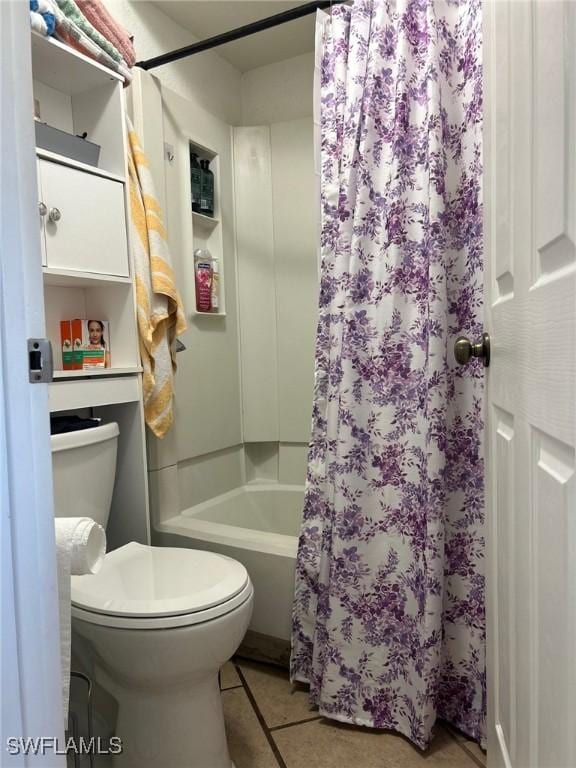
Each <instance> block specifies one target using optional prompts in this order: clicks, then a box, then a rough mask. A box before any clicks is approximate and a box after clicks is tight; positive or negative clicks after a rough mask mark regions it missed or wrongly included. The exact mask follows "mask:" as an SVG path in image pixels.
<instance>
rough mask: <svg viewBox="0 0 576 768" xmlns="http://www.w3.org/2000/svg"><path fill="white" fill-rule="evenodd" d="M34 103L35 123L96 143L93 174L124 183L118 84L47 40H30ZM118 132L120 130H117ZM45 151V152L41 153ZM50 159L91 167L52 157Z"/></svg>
mask: <svg viewBox="0 0 576 768" xmlns="http://www.w3.org/2000/svg"><path fill="white" fill-rule="evenodd" d="M32 76H33V79H34V82H33V85H34V99H35V101H36V102H37V105H38V107H39V110H40V120H41V122H45V123H48V125H51V126H52V127H53V128H58V129H60V130H61V131H66V132H67V133H71V134H74V135H81V134H83V133H86V134H87V136H86V138H87V139H88V140H89V141H92V142H94V143H95V144H99V145H100V147H101V149H100V159H99V163H98V169H100V171H105V172H107V173H109V174H112V175H113V176H114V177H119V178H120V179H125V178H126V146H125V142H126V139H125V131H124V96H123V93H122V90H123V80H122V78H121V77H119V76H118V75H116V73H114V72H112V71H110V70H108V69H106V68H105V67H103V66H101V65H100V64H97V63H96V62H95V61H92V60H91V59H88V58H87V57H86V56H83V55H82V54H81V53H78V52H76V51H74V50H73V49H72V48H68V46H66V45H63V44H62V43H59V42H58V41H57V40H54V39H52V38H45V37H41V36H40V35H36V34H33V35H32ZM119 127H121V130H118V129H119ZM41 151H42V152H46V150H41ZM50 155H51V159H52V160H54V159H58V160H61V161H62V162H63V163H65V164H67V165H70V164H71V163H77V167H78V165H79V166H82V170H87V171H90V170H93V171H94V172H97V169H96V168H93V167H92V166H90V165H85V164H84V163H78V161H74V160H71V159H70V158H67V157H61V156H60V155H57V154H55V153H53V152H51V153H50Z"/></svg>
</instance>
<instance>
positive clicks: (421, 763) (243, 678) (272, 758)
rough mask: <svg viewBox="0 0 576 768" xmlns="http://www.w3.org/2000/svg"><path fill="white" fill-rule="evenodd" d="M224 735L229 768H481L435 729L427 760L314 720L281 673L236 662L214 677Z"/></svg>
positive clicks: (385, 735) (460, 739)
mask: <svg viewBox="0 0 576 768" xmlns="http://www.w3.org/2000/svg"><path fill="white" fill-rule="evenodd" d="M221 686H222V698H223V701H224V715H225V718H226V730H227V733H228V742H229V745H230V752H231V755H232V759H233V760H234V763H235V764H236V768H485V766H486V755H485V754H484V752H482V750H481V749H480V748H479V747H478V745H477V744H474V743H473V742H471V741H468V740H467V739H466V737H465V736H463V735H462V734H460V733H458V732H456V731H453V730H452V729H451V728H449V727H448V726H442V725H441V726H438V727H437V732H436V736H435V738H434V741H433V742H432V745H431V746H430V748H429V749H428V751H427V752H425V753H424V752H421V751H420V750H418V749H416V748H415V747H413V746H412V745H411V744H410V742H409V741H408V740H407V739H405V738H404V737H402V736H397V735H395V734H393V733H390V732H381V731H373V730H370V729H366V728H355V727H353V726H348V725H341V724H339V723H335V722H334V721H330V720H326V719H325V718H323V717H320V716H319V715H318V713H317V712H316V711H315V710H313V709H311V708H310V706H309V704H308V694H307V692H306V689H305V687H304V686H292V685H290V682H289V681H288V675H287V673H286V672H285V671H283V670H281V669H277V668H276V667H271V666H267V665H264V664H256V663H253V662H248V661H244V660H242V659H236V660H234V661H232V662H229V663H228V664H226V666H225V667H224V668H223V669H222V674H221Z"/></svg>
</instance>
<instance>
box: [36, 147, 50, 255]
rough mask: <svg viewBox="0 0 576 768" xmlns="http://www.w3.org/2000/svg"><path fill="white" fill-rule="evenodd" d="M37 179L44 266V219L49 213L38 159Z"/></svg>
mask: <svg viewBox="0 0 576 768" xmlns="http://www.w3.org/2000/svg"><path fill="white" fill-rule="evenodd" d="M36 180H37V184H38V226H39V227H40V253H41V254H42V266H43V267H46V266H48V264H47V261H46V230H45V228H44V220H45V218H46V214H47V213H48V208H47V207H46V203H45V202H44V198H43V196H42V180H41V179H40V164H39V162H38V160H37V161H36Z"/></svg>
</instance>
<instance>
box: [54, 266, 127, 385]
mask: <svg viewBox="0 0 576 768" xmlns="http://www.w3.org/2000/svg"><path fill="white" fill-rule="evenodd" d="M44 304H45V308H46V332H47V335H48V338H49V339H50V341H51V342H52V350H53V357H54V371H55V373H75V374H76V375H78V373H83V372H82V371H72V372H66V371H63V370H62V349H61V347H62V344H61V341H60V321H61V320H72V319H74V318H83V319H86V320H88V319H96V320H108V322H109V323H110V339H109V344H110V357H111V363H112V367H111V368H109V369H106V370H109V371H110V373H114V369H116V368H121V369H126V368H129V369H132V370H134V369H138V367H139V366H140V358H139V351H138V333H137V328H136V318H135V316H134V295H133V288H132V284H131V283H125V282H115V281H113V280H110V281H107V282H104V281H102V282H99V281H93V285H85V286H78V285H73V286H65V287H63V286H61V285H51V284H50V283H45V285H44Z"/></svg>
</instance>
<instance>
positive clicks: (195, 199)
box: [190, 152, 202, 213]
mask: <svg viewBox="0 0 576 768" xmlns="http://www.w3.org/2000/svg"><path fill="white" fill-rule="evenodd" d="M190 186H191V187H192V210H193V211H196V213H200V193H201V186H202V168H201V167H200V163H199V162H198V155H197V154H196V153H195V152H191V153H190Z"/></svg>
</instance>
